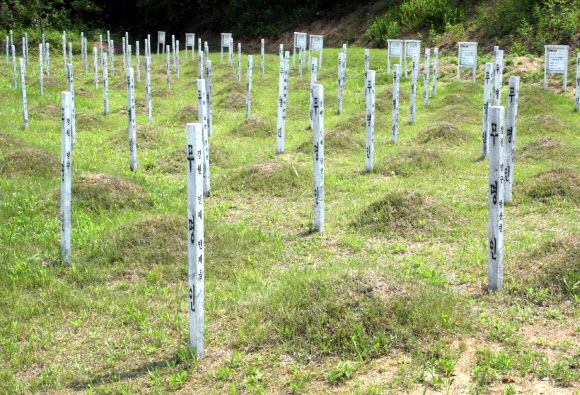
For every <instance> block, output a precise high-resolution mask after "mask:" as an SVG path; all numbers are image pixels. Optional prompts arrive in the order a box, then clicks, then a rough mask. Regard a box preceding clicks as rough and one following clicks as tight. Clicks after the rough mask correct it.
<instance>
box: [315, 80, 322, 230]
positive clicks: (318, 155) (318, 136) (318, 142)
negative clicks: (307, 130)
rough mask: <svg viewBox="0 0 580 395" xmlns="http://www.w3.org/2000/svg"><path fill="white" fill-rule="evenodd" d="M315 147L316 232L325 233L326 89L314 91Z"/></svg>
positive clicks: (318, 88)
mask: <svg viewBox="0 0 580 395" xmlns="http://www.w3.org/2000/svg"><path fill="white" fill-rule="evenodd" d="M312 113H313V118H312V126H313V132H314V133H313V145H314V149H313V151H314V158H313V159H314V231H315V232H319V233H322V232H324V87H323V86H322V85H319V84H316V85H314V89H313V91H312Z"/></svg>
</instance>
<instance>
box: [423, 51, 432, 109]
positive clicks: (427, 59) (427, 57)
mask: <svg viewBox="0 0 580 395" xmlns="http://www.w3.org/2000/svg"><path fill="white" fill-rule="evenodd" d="M430 62H431V50H430V49H429V48H425V68H424V74H423V107H427V104H428V102H429V76H430V73H429V65H430Z"/></svg>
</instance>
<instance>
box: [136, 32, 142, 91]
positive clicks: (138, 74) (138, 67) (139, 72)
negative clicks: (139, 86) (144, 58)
mask: <svg viewBox="0 0 580 395" xmlns="http://www.w3.org/2000/svg"><path fill="white" fill-rule="evenodd" d="M135 45H136V46H137V48H136V53H135V55H136V59H135V62H136V64H135V67H136V69H137V82H138V83H139V82H141V56H140V53H139V52H140V48H139V41H137V42H136V43H135Z"/></svg>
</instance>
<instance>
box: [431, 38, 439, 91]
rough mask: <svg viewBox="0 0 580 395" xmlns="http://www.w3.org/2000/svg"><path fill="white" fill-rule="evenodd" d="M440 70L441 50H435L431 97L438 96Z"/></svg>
mask: <svg viewBox="0 0 580 395" xmlns="http://www.w3.org/2000/svg"><path fill="white" fill-rule="evenodd" d="M438 68H439V48H434V49H433V85H431V97H435V95H437V74H438V73H439V71H438Z"/></svg>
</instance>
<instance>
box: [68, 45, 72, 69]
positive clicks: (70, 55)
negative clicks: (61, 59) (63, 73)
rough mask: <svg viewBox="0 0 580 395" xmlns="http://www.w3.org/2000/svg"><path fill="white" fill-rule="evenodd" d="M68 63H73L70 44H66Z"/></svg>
mask: <svg viewBox="0 0 580 395" xmlns="http://www.w3.org/2000/svg"><path fill="white" fill-rule="evenodd" d="M68 62H69V63H70V64H72V63H73V53H72V43H71V42H69V43H68Z"/></svg>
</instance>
